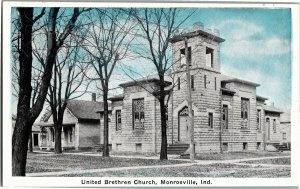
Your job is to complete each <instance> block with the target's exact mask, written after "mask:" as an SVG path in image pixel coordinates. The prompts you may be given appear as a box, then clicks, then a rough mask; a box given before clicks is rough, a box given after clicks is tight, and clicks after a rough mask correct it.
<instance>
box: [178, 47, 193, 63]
mask: <svg viewBox="0 0 300 189" xmlns="http://www.w3.org/2000/svg"><path fill="white" fill-rule="evenodd" d="M185 64H186V57H185V48H183V49H180V65H181V66H183V65H185ZM188 64H189V66H191V65H192V48H191V47H188Z"/></svg>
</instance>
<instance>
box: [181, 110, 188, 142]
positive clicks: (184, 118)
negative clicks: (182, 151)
mask: <svg viewBox="0 0 300 189" xmlns="http://www.w3.org/2000/svg"><path fill="white" fill-rule="evenodd" d="M178 141H180V142H181V143H189V142H190V140H189V113H188V108H187V107H184V108H183V109H182V110H180V111H179V112H178Z"/></svg>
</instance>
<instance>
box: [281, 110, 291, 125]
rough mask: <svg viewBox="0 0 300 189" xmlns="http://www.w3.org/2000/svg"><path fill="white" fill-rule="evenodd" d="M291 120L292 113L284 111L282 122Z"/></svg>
mask: <svg viewBox="0 0 300 189" xmlns="http://www.w3.org/2000/svg"><path fill="white" fill-rule="evenodd" d="M290 122H291V113H290V112H284V113H283V114H281V115H280V123H290Z"/></svg>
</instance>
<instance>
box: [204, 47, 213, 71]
mask: <svg viewBox="0 0 300 189" xmlns="http://www.w3.org/2000/svg"><path fill="white" fill-rule="evenodd" d="M213 54H214V50H213V49H211V48H209V47H206V66H207V67H209V68H212V67H213Z"/></svg>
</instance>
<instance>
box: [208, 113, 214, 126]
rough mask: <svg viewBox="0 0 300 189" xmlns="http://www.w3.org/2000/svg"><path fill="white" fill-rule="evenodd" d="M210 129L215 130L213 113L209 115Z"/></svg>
mask: <svg viewBox="0 0 300 189" xmlns="http://www.w3.org/2000/svg"><path fill="white" fill-rule="evenodd" d="M208 127H209V128H211V129H212V128H213V113H211V112H209V113H208Z"/></svg>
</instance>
